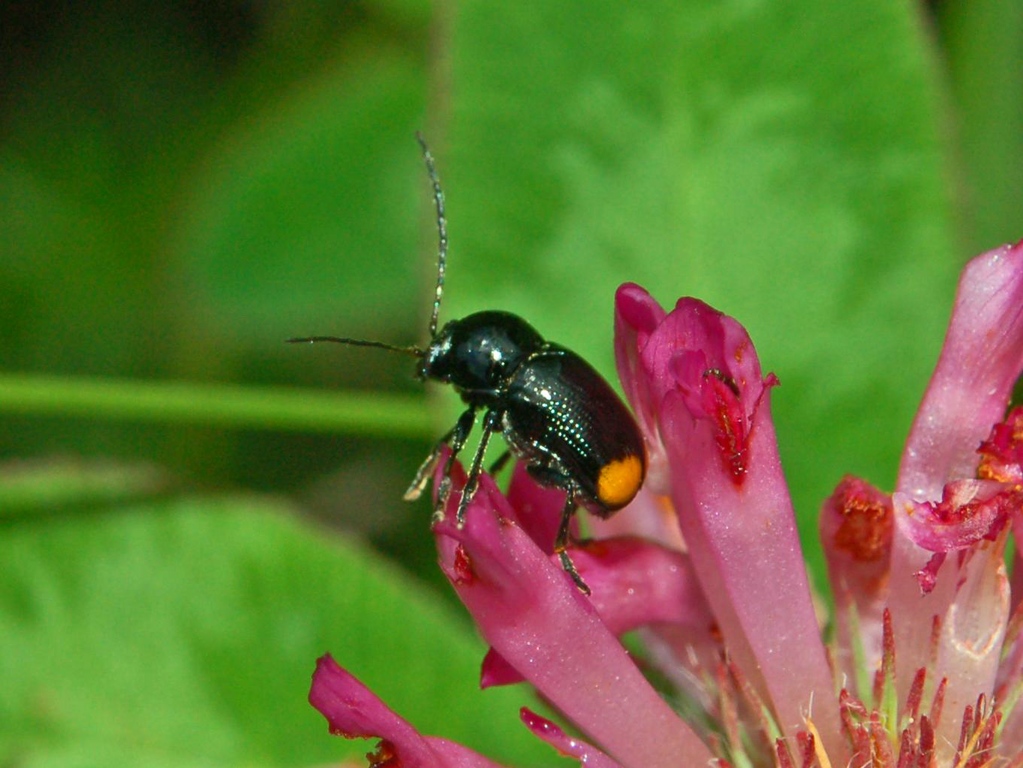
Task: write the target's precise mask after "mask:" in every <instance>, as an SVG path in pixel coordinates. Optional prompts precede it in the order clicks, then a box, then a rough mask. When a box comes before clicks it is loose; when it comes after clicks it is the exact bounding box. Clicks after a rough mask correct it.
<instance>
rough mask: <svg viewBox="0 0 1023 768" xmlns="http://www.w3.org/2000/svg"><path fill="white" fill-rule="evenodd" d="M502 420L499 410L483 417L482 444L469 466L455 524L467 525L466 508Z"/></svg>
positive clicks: (473, 493)
mask: <svg viewBox="0 0 1023 768" xmlns="http://www.w3.org/2000/svg"><path fill="white" fill-rule="evenodd" d="M500 421H501V419H500V414H499V413H498V412H497V411H487V415H486V416H484V417H483V433H482V434H481V435H480V444H479V447H478V448H477V449H476V455H475V456H473V457H472V465H471V466H470V467H469V474H468V475H467V476H466V478H465V486H464V487H463V488H462V498H461V499H459V500H458V511H457V512H456V513H455V524H456V525H457V526H458V527H459V528H461V527H462V526H463V525H465V510H466V509H467V508H468V507H469V502H470V501H472V497H473V496H474V495H475V493H476V487H477V486H478V485H479V481H480V472H481V471H483V455H484V454H485V453H486V452H487V443H489V442H490V436H491V435H492V434H494V430H495V429H497V426H498V424H499V423H500ZM447 476H448V473H447V472H445V473H444V477H445V479H446V478H447Z"/></svg>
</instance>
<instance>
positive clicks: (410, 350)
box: [285, 336, 426, 358]
mask: <svg viewBox="0 0 1023 768" xmlns="http://www.w3.org/2000/svg"><path fill="white" fill-rule="evenodd" d="M285 341H286V342H287V343H288V344H303V343H306V344H314V343H316V342H318V341H332V342H334V343H335V344H347V345H348V346H350V347H376V348H377V349H387V350H390V351H391V352H401V353H402V354H404V355H412V356H413V357H418V358H422V357H423V355H425V354H426V352H425V351H423V350H422V349H420V348H419V347H399V346H396V345H394V344H385V343H384V342H382V341H366V340H365V339H345V338H341V337H340V336H304V337H302V338H298V339H286V340H285Z"/></svg>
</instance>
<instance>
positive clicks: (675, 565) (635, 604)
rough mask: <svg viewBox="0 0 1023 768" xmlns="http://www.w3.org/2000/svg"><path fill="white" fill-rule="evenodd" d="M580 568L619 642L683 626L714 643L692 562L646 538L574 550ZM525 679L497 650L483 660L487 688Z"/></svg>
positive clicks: (704, 642) (710, 620) (691, 636)
mask: <svg viewBox="0 0 1023 768" xmlns="http://www.w3.org/2000/svg"><path fill="white" fill-rule="evenodd" d="M571 555H572V562H573V563H575V566H576V568H577V569H578V571H579V574H580V575H581V576H582V578H583V581H585V582H586V584H587V585H588V586H589V587H590V589H591V591H592V594H591V596H590V601H591V603H592V605H593V607H594V608H595V609H596V611H597V614H598V615H599V616H600V620H601V621H602V622H604V625H605V626H606V627H607V628H608V629H609V630H610V631H611V633H612V634H614V635H615V636H617V637H621V636H622V635H623V634H625V633H626V632H629V631H631V630H634V629H638V628H640V627H645V626H649V625H651V624H656V625H666V624H671V625H678V626H679V627H682V628H684V629H685V631H686V636H687V637H688V638H689V639H690V642H693V641H694V639H695V638H700V640H702V643H701V644H702V645H707V644H709V643H710V642H711V639H712V638H713V636H714V631H715V621H714V616H713V615H712V614H711V612H710V608H709V607H708V605H707V602H706V600H705V599H704V597H703V593H702V592H701V591H700V585H699V583H698V582H697V581H696V577H695V576H694V574H693V571H692V567H691V565H690V563H689V560H688V558H687V557H686V556H685V555H683V554H681V553H680V552H676V551H674V550H671V549H666V548H664V547H660V546H658V545H656V544H653V543H651V542H648V541H644V540H643V539H638V538H624V537H623V538H615V539H603V540H600V541H593V542H588V543H587V544H586V545H584V546H577V547H573V548H572V550H571ZM522 679H523V678H522V676H521V675H519V674H518V672H517V671H516V670H515V669H514V667H512V666H511V665H510V664H508V662H507V661H506V660H505V659H504V658H503V657H502V656H501V655H500V654H499V653H497V652H496V651H494V649H493V648H491V649H490V651H489V652H488V653H487V655H486V658H484V660H483V670H482V673H481V686H482V687H484V688H487V687H490V686H492V685H508V684H512V683H518V682H522Z"/></svg>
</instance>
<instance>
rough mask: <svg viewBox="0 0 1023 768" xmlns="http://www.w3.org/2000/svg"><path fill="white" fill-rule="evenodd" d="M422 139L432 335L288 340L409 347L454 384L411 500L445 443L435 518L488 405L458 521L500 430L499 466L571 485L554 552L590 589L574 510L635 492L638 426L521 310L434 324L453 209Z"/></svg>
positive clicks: (610, 510) (606, 512) (639, 463)
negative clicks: (450, 417) (419, 339)
mask: <svg viewBox="0 0 1023 768" xmlns="http://www.w3.org/2000/svg"><path fill="white" fill-rule="evenodd" d="M416 139H417V140H418V142H419V146H420V148H421V150H422V153H423V160H424V161H425V164H426V171H427V174H428V176H429V180H430V183H431V185H432V187H433V200H434V205H435V207H436V214H437V232H438V239H439V245H438V256H437V284H436V289H435V291H434V300H433V311H432V314H431V316H430V325H429V332H430V341H429V343H428V344H427V345H426V347H425V348H421V347H417V346H407V347H401V346H396V345H392V344H387V343H385V342H380V341H369V340H363V339H350V338H343V337H338V336H308V337H303V338H294V339H288V342H290V343H303V342H307V343H313V342H334V343H337V344H345V345H349V346H363V347H376V348H380V349H387V350H390V351H394V352H401V353H404V354H409V355H413V356H415V357H417V358H419V361H420V362H419V367H418V369H417V371H416V376H417V378H418V379H420V380H421V381H424V382H425V381H436V382H440V383H442V384H450V385H451V386H452V387H454V389H455V391H456V392H458V394H459V395H460V396H461V398H462V400H463V402H464V403H465V404H466V406H467V407H466V409H465V411H464V412H463V413H462V415H461V416H460V417H459V418H458V420H457V421H456V422H455V425H454V426H453V427H452V428H451V429H450V430H449V431H448V432H447V433H446V434H445V435H444V436H443V437H441V438H440V440H438V441H437V444H436V445H435V446H434V448H433V450H432V451H431V452H430V454H429V455H428V456H427V457H426V460H425V461H424V462H423V463H422V465H421V466H420V467H419V470H418V471H417V472H416V474H415V477H414V478H413V480H412V483H411V485H410V486H409V488H408V490H407V491H406V492H405V499H406V500H414V499H417V498H419V496H420V495H421V494H422V492H423V490H424V489H425V487H426V485H427V483H428V481H429V478H430V475H431V474H432V472H433V471H434V470H435V469H436V467H437V464H438V462H439V461H440V458H441V456H442V455H443V452H444V449H445V448H450V453H449V454H448V456H447V459H446V460H445V463H444V467H443V471H442V472H441V477H442V478H443V479H442V481H441V485H440V486H439V487H438V489H437V507H436V509H435V511H434V519H435V520H438V519H441V518H443V509H444V507H445V503H446V501H447V497H448V495H449V493H450V489H451V476H450V475H451V468H452V465H453V463H454V461H455V459H456V458H457V456H458V454H459V453H460V452H461V450H462V449H463V448H464V447H465V444H466V441H467V440H468V438H469V435H470V434H471V432H472V430H473V427H474V426H475V423H476V419H477V415H478V414H479V412H483V421H482V433H481V437H480V442H479V446H478V448H477V449H476V452H475V454H474V456H473V459H472V463H471V464H470V466H469V471H468V474H467V475H466V481H465V486H464V488H463V491H462V495H461V498H460V499H459V502H458V507H457V511H456V513H455V523H456V525H458V527H459V528H461V527H462V526H463V525H464V524H465V514H466V509H467V508H468V505H469V502H470V501H471V500H472V497H473V495H474V494H475V493H476V490H477V488H478V485H479V477H480V473H481V472H482V471H483V459H484V455H485V453H486V450H487V445H488V444H489V442H490V438H491V437H492V436H493V434H494V433H495V432H501V434H502V435H503V437H504V440H505V443H506V444H507V446H508V451H509V452H510V453H509V452H506V453H505V454H504V455H502V457H501V458H500V459H499V460H498V462H497V464H496V465H495V467H496V466H499V465H501V464H503V463H504V461H505V460H507V458H508V457H509V455H514V456H515V457H516V458H517V459H518V460H520V461H522V462H523V463H524V464H525V467H526V471H527V472H528V473H529V474H530V476H531V477H532V478H533V479H534V480H536V481H537V483H539V484H540V485H542V486H545V487H551V488H557V489H560V490H562V491H564V492H565V495H566V498H565V506H564V508H563V509H562V512H561V522H560V524H559V526H558V533H557V536H556V538H555V541H554V551H555V552H556V553H557V555H558V557H559V559H560V561H561V564H562V567H563V568H564V569H565V571H566V572H567V573H568V574H569V575H570V576H571V577H572V580H573V581H574V582H575V584H576V586H577V587H578V588H579V589H580V590H581V591H582V592H584V593H586V594H589V588H588V587H587V586H586V584H585V582H584V581H583V579H582V577H581V576H580V575H579V573H578V571H577V570H576V568H575V566H574V565H573V563H572V560H571V558H570V557H569V554H568V551H567V550H568V542H569V525H570V522H571V518H572V515H573V513H574V512H575V510H576V509H577V508H578V506H583V507H585V508H586V509H587V510H588V511H590V512H591V513H593V514H595V515H597V516H598V517H601V518H608V517H610V516H611V515H613V514H614V513H615V512H617V511H618V510H620V509H622V508H623V507H624V506H626V505H627V504H628V503H629V502H630V501H632V499H633V498H634V497H635V495H636V493H637V492H638V491H639V489H640V486H641V485H642V483H643V479H644V477H645V475H646V451H645V447H644V444H643V437H642V434H641V433H640V430H639V427H638V426H637V425H636V421H635V419H634V418H633V416H632V414H631V413H630V411H629V409H628V408H627V407H626V406H625V404H624V403H623V402H622V400H621V398H619V397H618V395H617V394H616V393H615V391H614V390H613V389H612V388H611V386H610V384H608V383H607V381H605V380H604V379H603V378H602V377H601V375H600V374H599V373H597V371H596V370H595V369H594V368H593V367H592V366H591V365H590V364H589V363H587V362H586V361H585V360H584V359H583V358H582V357H580V356H579V355H577V354H576V353H575V352H573V351H571V350H570V349H567V348H565V347H563V346H561V345H559V344H555V343H554V342H550V341H546V340H545V339H544V338H543V337H542V336H541V335H540V334H539V332H537V331H536V329H534V328H533V327H532V326H531V325H530V324H529V323H527V322H526V321H525V320H523V319H522V318H521V317H519V316H517V315H514V314H512V313H510V312H501V311H495V310H487V311H482V312H476V313H474V314H471V315H468V316H467V317H463V318H461V319H460V320H451V321H449V322H447V323H445V325H444V326H443V327H441V329H440V330H439V331H438V330H437V326H438V318H439V315H440V306H441V298H442V295H443V291H444V271H445V268H446V265H447V251H448V234H447V218H446V215H445V212H444V193H443V191H442V190H441V184H440V178H439V176H438V174H437V170H436V166H435V164H434V160H433V155H432V154H431V153H430V150H429V148H428V147H427V145H426V142H425V140H424V139H423V137H422V136H421V135H420V134H418V133H417V134H416Z"/></svg>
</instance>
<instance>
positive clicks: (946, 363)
mask: <svg viewBox="0 0 1023 768" xmlns="http://www.w3.org/2000/svg"><path fill="white" fill-rule="evenodd" d="M1021 370H1023V241H1021V242H1019V243H1016V244H1015V245H1011V246H1010V245H1005V246H1002V247H1001V248H996V249H995V250H993V251H988V252H987V253H984V254H981V255H980V256H977V257H976V258H974V259H973V260H972V261H970V263H969V264H967V265H966V268H965V270H963V274H962V277H961V278H960V280H959V290H958V292H957V294H956V300H955V306H954V307H953V310H952V319H951V321H950V323H949V327H948V333H947V335H946V336H945V343H944V346H943V347H942V350H941V356H940V357H939V358H938V365H937V367H936V368H935V370H934V375H933V376H932V377H931V383H930V385H929V386H928V388H927V392H926V394H925V395H924V399H923V402H922V403H921V404H920V410H919V411H917V415H916V419H915V420H914V421H913V428H912V430H911V431H910V433H909V440H908V441H907V443H906V449H905V451H904V452H903V455H902V463H901V465H900V466H899V480H898V485H897V489H898V490H899V491H900V492H901V493H904V494H906V495H908V496H911V497H912V498H914V499H916V500H917V501H926V500H932V501H933V500H935V499H938V498H940V496H941V489H942V487H943V486H944V485H945V483H947V482H949V481H950V480H956V479H960V478H969V477H973V476H974V473H975V471H976V469H977V463H978V460H979V459H978V456H977V453H976V451H977V446H978V445H979V444H980V442H981V441H982V440H983V439H984V438H985V437H987V435H988V432H989V431H990V429H991V425H992V424H995V423H997V422H1000V421H1001V420H1002V417H1003V416H1004V415H1005V406H1006V404H1007V403H1008V402H1009V396H1010V395H1011V394H1012V387H1013V385H1014V384H1015V382H1016V379H1018V378H1019V375H1020V371H1021Z"/></svg>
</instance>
